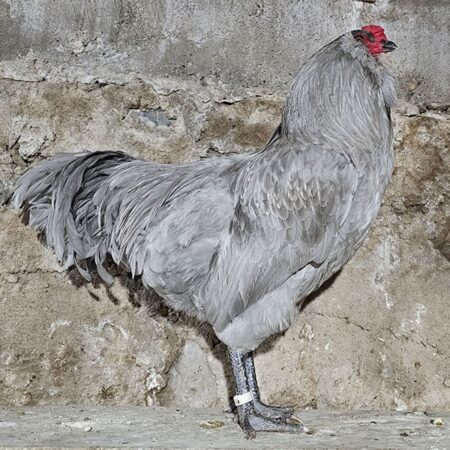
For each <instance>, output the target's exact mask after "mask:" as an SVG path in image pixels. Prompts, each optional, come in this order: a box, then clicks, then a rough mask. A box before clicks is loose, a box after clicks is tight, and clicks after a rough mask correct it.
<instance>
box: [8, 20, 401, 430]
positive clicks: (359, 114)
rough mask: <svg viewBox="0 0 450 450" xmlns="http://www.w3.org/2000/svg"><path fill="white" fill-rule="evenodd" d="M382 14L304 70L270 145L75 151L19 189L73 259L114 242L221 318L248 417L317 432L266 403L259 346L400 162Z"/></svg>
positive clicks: (153, 276) (246, 420)
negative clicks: (256, 355)
mask: <svg viewBox="0 0 450 450" xmlns="http://www.w3.org/2000/svg"><path fill="white" fill-rule="evenodd" d="M395 48H396V45H395V44H394V43H393V42H391V41H388V40H387V38H386V36H385V33H384V30H383V29H382V28H381V27H379V26H376V25H370V26H366V27H363V28H362V29H360V30H354V31H352V32H349V33H346V34H344V35H342V36H341V37H339V38H338V39H336V40H335V41H333V42H331V43H330V44H328V45H326V46H325V47H323V48H322V49H321V50H319V51H318V52H317V53H316V54H314V55H313V56H312V57H311V58H310V59H309V60H308V61H307V62H306V63H305V64H304V65H303V67H302V68H301V69H300V71H299V73H298V75H297V77H296V78H295V80H294V82H293V84H292V86H291V88H290V91H289V94H288V96H287V99H286V103H285V106H284V111H283V115H282V120H281V124H280V125H279V126H278V128H277V130H276V132H275V134H274V135H273V137H272V139H271V140H270V141H269V143H268V144H267V145H266V146H265V147H264V148H263V149H262V150H260V151H257V152H253V153H249V154H241V155H232V156H223V157H218V158H211V159H207V160H203V161H196V162H193V163H189V164H182V165H164V164H156V163H154V162H149V161H144V160H141V159H136V158H133V157H131V156H129V155H126V154H125V153H122V152H117V151H107V152H94V153H88V152H84V153H76V154H64V155H61V156H58V157H55V158H53V159H51V160H48V161H44V162H42V163H41V164H39V165H38V166H36V167H34V168H32V169H31V170H29V171H28V172H27V173H25V174H24V175H23V176H22V177H21V178H20V179H19V181H18V182H17V186H16V189H15V192H14V195H13V203H14V206H15V207H16V208H19V207H21V206H22V205H24V204H27V205H28V206H29V211H30V224H31V225H32V226H33V227H34V228H35V229H36V230H39V231H43V232H45V235H46V238H47V244H48V245H49V246H50V247H52V248H53V249H54V250H55V252H56V255H57V256H58V259H59V260H60V261H61V262H62V263H63V264H65V266H66V267H69V266H72V265H76V266H77V267H78V269H79V271H80V272H81V274H82V275H83V276H84V277H85V278H87V279H90V273H89V272H88V271H87V270H86V269H85V268H84V267H85V266H84V264H83V263H82V262H83V261H84V260H92V261H94V262H95V265H96V269H97V271H98V273H99V274H100V276H101V277H102V278H103V279H104V280H105V281H106V282H111V281H112V280H111V276H110V275H109V273H108V272H107V270H106V269H105V268H104V266H103V264H104V261H105V258H106V257H107V256H108V255H110V256H111V257H112V259H113V260H114V262H115V263H117V264H119V265H120V266H122V267H124V268H126V269H127V270H128V271H129V272H131V274H132V275H133V276H137V275H139V276H142V281H143V283H144V285H145V286H146V287H148V288H153V289H154V290H155V291H156V292H157V293H158V294H159V295H160V296H161V297H162V298H163V299H164V300H165V302H166V304H167V305H169V306H170V307H172V308H173V309H175V310H181V311H184V312H185V313H187V314H189V315H193V316H196V317H197V318H198V319H200V320H201V321H206V322H209V323H210V324H211V325H212V327H213V329H214V331H215V333H216V334H217V336H218V338H219V339H220V340H221V341H222V342H224V343H225V344H226V345H227V346H228V349H229V352H230V357H231V363H232V367H233V373H234V378H235V384H236V395H235V397H234V401H235V404H236V405H237V412H238V419H239V423H240V425H241V427H242V428H243V430H244V431H245V432H246V433H248V434H249V435H252V434H254V433H255V432H256V431H288V432H289V431H295V432H305V431H306V427H304V426H303V424H302V423H301V421H300V420H299V419H298V418H297V416H296V415H295V413H294V411H292V410H289V409H287V408H283V407H274V406H268V405H265V404H264V403H262V402H261V400H260V395H259V390H258V385H257V381H256V375H255V369H254V364H253V356H252V352H253V351H254V350H255V349H256V348H257V347H258V346H259V345H260V344H261V343H262V342H263V341H264V340H265V339H267V338H268V337H269V336H271V335H273V334H275V333H279V332H281V331H283V330H286V329H287V328H288V327H289V325H290V324H291V323H292V321H293V320H294V319H295V317H296V315H297V313H298V311H299V307H300V306H301V304H302V302H303V300H304V299H305V297H307V296H308V294H310V293H311V292H313V291H314V290H315V289H317V288H318V287H319V286H320V285H321V284H322V283H323V282H324V281H325V280H327V279H328V278H330V277H331V276H332V275H333V274H334V273H336V272H337V271H338V270H339V269H341V268H342V266H343V265H344V264H345V263H347V261H348V260H349V259H350V258H351V257H352V256H353V254H354V253H355V251H356V250H357V249H358V247H359V246H360V245H361V244H362V243H363V241H364V239H365V238H366V236H367V233H368V231H369V228H370V226H371V224H372V223H373V221H374V219H375V217H376V215H377V213H378V210H379V208H380V204H381V200H382V197H383V193H384V191H385V189H386V186H387V184H388V182H389V179H390V176H391V173H392V165H393V150H392V125H391V119H390V108H391V106H393V105H394V103H395V81H394V78H393V77H392V76H391V75H390V74H389V73H388V72H387V70H386V69H385V68H384V66H383V65H382V64H381V63H380V62H379V59H378V57H379V55H380V54H382V53H386V52H390V51H392V50H394V49H395Z"/></svg>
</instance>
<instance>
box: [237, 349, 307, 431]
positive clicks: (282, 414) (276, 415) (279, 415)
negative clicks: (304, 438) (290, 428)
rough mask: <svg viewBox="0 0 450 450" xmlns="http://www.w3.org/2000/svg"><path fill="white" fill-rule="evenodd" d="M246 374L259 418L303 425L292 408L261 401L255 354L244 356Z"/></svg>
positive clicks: (250, 353)
mask: <svg viewBox="0 0 450 450" xmlns="http://www.w3.org/2000/svg"><path fill="white" fill-rule="evenodd" d="M244 364H245V374H246V376H247V383H248V387H249V389H250V391H251V392H252V394H253V398H254V400H253V408H254V409H255V412H256V414H258V415H259V416H263V417H267V418H269V419H284V420H289V421H291V422H294V423H295V422H296V423H302V421H301V420H300V419H299V418H298V417H297V416H296V415H295V414H294V413H295V411H294V410H293V409H292V408H286V407H285V406H272V405H266V404H265V403H263V402H262V401H261V397H260V395H259V388H258V382H257V381H256V372H255V363H254V361H253V353H252V352H249V353H246V354H245V355H244Z"/></svg>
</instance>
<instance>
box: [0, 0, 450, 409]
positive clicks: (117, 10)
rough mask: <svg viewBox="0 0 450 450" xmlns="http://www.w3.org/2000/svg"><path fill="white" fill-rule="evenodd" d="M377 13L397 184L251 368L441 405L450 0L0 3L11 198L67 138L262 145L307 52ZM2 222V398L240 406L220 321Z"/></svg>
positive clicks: (448, 252) (3, 162) (326, 398)
mask: <svg viewBox="0 0 450 450" xmlns="http://www.w3.org/2000/svg"><path fill="white" fill-rule="evenodd" d="M370 22H374V23H381V24H383V25H384V26H385V27H386V29H387V31H388V35H389V36H390V37H392V39H393V40H394V41H396V42H397V44H399V46H400V48H399V50H398V51H397V52H396V53H394V54H393V55H392V56H391V57H390V58H389V61H388V64H389V66H390V68H391V71H392V72H393V73H395V74H396V75H397V76H398V78H399V83H400V93H401V101H400V103H399V106H398V107H397V109H396V111H395V112H394V121H395V132H396V141H395V146H396V164H395V172H394V177H393V181H392V184H391V186H390V188H389V190H388V193H387V195H386V198H385V201H384V204H383V207H382V211H381V214H380V216H379V218H378V220H377V222H376V225H375V227H374V229H373V232H372V233H371V235H370V238H369V239H368V241H367V242H366V243H365V245H364V246H363V247H362V248H361V249H360V251H359V252H358V253H357V255H356V256H355V258H354V259H353V260H352V261H351V262H350V263H349V264H348V266H346V267H345V268H344V270H343V271H342V273H340V274H339V275H338V276H337V277H336V278H335V279H334V280H333V282H332V283H329V285H328V286H327V288H326V289H322V290H321V292H320V293H319V294H318V295H316V296H315V298H314V300H313V301H311V302H309V303H308V304H307V306H306V307H305V308H304V310H303V311H302V314H301V315H300V316H299V318H298V319H297V320H296V322H295V323H294V324H293V326H292V327H291V328H290V329H289V330H288V331H287V332H286V333H285V334H284V335H283V336H280V337H277V338H274V339H272V340H270V341H268V342H267V343H265V344H264V345H263V346H262V347H261V349H260V350H259V352H258V354H257V356H256V365H257V370H258V374H259V376H260V381H261V386H262V390H263V392H262V394H263V397H265V398H266V399H268V400H269V401H272V402H274V403H286V404H290V405H295V406H302V407H311V408H315V407H336V408H389V409H391V408H395V409H399V410H404V409H422V410H423V409H445V408H448V407H449V406H450V374H449V372H448V367H449V363H450V358H449V357H450V348H449V342H450V335H449V330H448V323H449V316H448V314H449V313H448V301H449V292H450V276H449V275H450V262H449V260H450V234H449V228H450V227H449V225H450V218H449V216H450V214H449V204H448V197H449V194H450V187H449V184H450V180H449V173H450V171H449V166H450V161H449V160H450V156H449V141H450V137H449V134H450V133H449V130H450V125H449V120H450V114H449V111H448V108H449V105H450V89H449V85H450V83H449V74H450V68H449V64H450V61H449V56H448V52H447V49H448V45H449V37H448V36H449V34H448V26H449V25H448V24H449V23H450V8H449V7H448V2H446V1H434V2H433V5H432V6H430V3H429V2H428V1H425V0H407V1H403V2H397V1H388V0H378V1H377V2H376V4H366V3H362V2H355V1H352V0H340V1H337V2H329V1H325V0H321V1H317V2H314V4H312V3H310V2H294V1H282V2H275V0H273V1H258V2H255V1H249V2H230V4H229V7H227V8H224V6H223V2H211V1H201V0H198V1H197V0H196V1H190V2H185V1H176V2H173V1H168V0H166V1H160V2H152V4H151V6H149V3H148V2H144V1H139V0H129V1H118V0H117V1H104V0H92V1H89V2H81V1H75V2H74V1H72V2H68V1H60V2H53V1H39V2H37V1H22V0H15V1H4V0H3V1H0V23H1V25H2V26H1V27H0V35H1V36H0V37H1V39H0V51H1V61H0V104H1V108H0V146H1V147H0V148H1V151H0V202H1V203H4V201H5V200H6V198H7V196H8V194H9V193H10V192H11V189H12V185H13V183H14V181H15V179H16V178H17V177H18V176H19V175H20V174H21V173H23V172H24V171H25V170H26V169H27V168H28V167H29V166H30V165H32V164H34V163H35V162H36V161H38V160H41V159H42V158H46V157H49V156H51V155H53V154H55V153H57V152H61V151H77V150H80V149H91V150H106V149H120V150H126V151H128V152H129V153H131V154H133V155H136V156H142V157H145V158H149V159H154V160H157V161H160V162H175V163H176V162H181V161H190V160H196V159H199V158H203V157H208V156H210V155H212V154H217V153H228V152H241V151H247V150H250V149H254V148H257V147H259V146H261V145H263V144H264V143H265V142H266V141H267V139H268V138H269V137H270V135H271V133H272V131H273V129H274V128H275V126H276V125H277V123H278V120H279V116H280V111H281V107H282V103H283V99H284V96H285V94H286V91H287V89H288V87H289V83H290V82H291V80H292V78H293V76H294V74H295V72H296V70H297V68H298V67H299V65H300V64H301V63H302V61H304V60H305V58H306V57H308V55H310V54H311V53H313V52H314V51H315V50H316V49H318V48H319V47H320V46H321V45H323V44H324V43H326V42H327V41H329V40H330V39H333V38H334V37H335V36H336V35H338V34H340V33H341V32H343V31H346V30H349V29H352V28H355V27H357V26H359V25H361V24H364V23H370ZM0 223H1V225H0V261H1V263H0V405H9V404H46V403H81V404H82V403H90V404H149V405H151V404H162V405H174V406H175V405H185V406H198V407H201V406H222V407H223V406H226V405H227V404H228V398H229V396H230V394H231V390H230V389H231V387H230V385H229V383H227V381H226V380H227V378H226V375H227V372H228V370H229V369H228V366H227V364H226V355H225V349H224V348H223V345H222V344H220V342H218V341H217V339H216V338H215V337H214V335H213V334H212V333H211V330H210V329H209V328H208V327H205V326H198V325H196V324H194V323H191V321H189V320H188V319H186V318H183V317H180V316H178V315H177V314H174V313H173V312H171V311H169V310H167V309H166V308H165V307H164V306H163V305H161V304H160V302H159V301H158V299H156V298H155V297H153V296H152V295H150V294H148V293H146V292H145V291H144V290H143V289H142V287H141V286H139V285H137V284H135V283H133V282H132V280H129V279H128V278H127V276H126V275H125V274H118V277H117V280H116V282H115V283H114V285H113V286H112V287H111V288H106V287H105V286H103V285H101V284H100V285H97V284H94V285H91V284H86V283H82V282H81V280H80V277H79V276H77V274H76V272H75V271H70V272H69V273H67V272H64V271H62V269H61V268H60V267H58V265H57V263H56V260H55V257H54V256H53V254H52V253H51V251H50V250H49V249H46V248H45V247H44V246H43V245H42V244H41V242H40V241H39V239H38V237H37V236H36V235H35V233H34V232H33V231H32V230H31V229H29V228H27V227H25V226H24V225H23V224H22V223H21V221H20V218H19V216H18V215H17V214H16V213H15V212H12V211H11V210H9V209H8V208H7V207H5V206H4V207H2V209H1V213H0ZM199 381H200V382H199Z"/></svg>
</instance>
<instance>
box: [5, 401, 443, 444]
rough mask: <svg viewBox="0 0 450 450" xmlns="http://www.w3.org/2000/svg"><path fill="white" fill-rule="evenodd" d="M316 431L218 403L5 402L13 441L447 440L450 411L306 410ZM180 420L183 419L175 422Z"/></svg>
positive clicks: (7, 434) (7, 441)
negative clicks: (235, 412) (249, 427)
mask: <svg viewBox="0 0 450 450" xmlns="http://www.w3.org/2000/svg"><path fill="white" fill-rule="evenodd" d="M302 417H303V418H304V420H305V422H306V423H307V424H308V426H311V427H314V430H315V432H314V433H313V434H299V435H298V434H282V433H259V434H258V435H257V436H256V438H255V439H253V440H248V439H246V438H245V436H244V434H243V433H242V430H241V429H240V428H239V426H238V425H237V424H236V423H233V419H232V416H231V415H230V414H224V413H222V412H219V411H217V410H213V409H197V410H195V409H194V410H192V409H190V410H183V409H178V408H177V409H174V408H142V407H140V408H139V407H127V408H104V407H103V408H99V407H96V408H92V407H91V408H86V407H83V408H77V407H67V406H66V407H52V408H49V407H38V408H14V409H8V410H4V411H1V410H0V449H5V448H24V447H25V448H27V447H33V448H62V447H66V448H67V447H68V448H70V447H76V448H80V449H81V448H94V447H95V448H97V447H101V448H124V447H125V448H136V447H138V448H160V449H161V448H164V449H178V448H179V449H182V448H183V449H186V448H190V449H201V448H208V449H212V448H220V449H232V448H239V449H265V448H283V449H288V448H296V449H300V448H327V449H334V448H435V449H436V448H447V444H448V442H449V440H450V430H449V425H448V423H449V420H450V415H448V414H445V415H442V414H423V413H410V414H402V413H384V412H380V413H374V412H365V411H358V412H353V411H347V412H330V411H326V410H324V411H305V412H304V413H303V415H302ZM174 424H176V425H174Z"/></svg>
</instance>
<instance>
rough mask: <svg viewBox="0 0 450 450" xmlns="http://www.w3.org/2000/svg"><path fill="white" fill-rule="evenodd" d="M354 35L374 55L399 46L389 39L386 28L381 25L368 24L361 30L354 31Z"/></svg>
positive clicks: (390, 50)
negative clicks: (385, 31)
mask: <svg viewBox="0 0 450 450" xmlns="http://www.w3.org/2000/svg"><path fill="white" fill-rule="evenodd" d="M352 34H353V37H354V38H355V39H356V40H357V41H360V42H362V43H363V44H364V45H365V46H366V47H367V50H369V52H370V53H371V54H372V55H373V56H379V55H381V54H382V53H388V52H392V51H394V50H395V49H396V48H397V46H396V45H395V44H394V43H393V42H392V41H388V39H387V37H386V35H385V33H384V29H383V28H382V27H380V26H379V25H366V26H365V27H362V28H361V29H360V30H354V31H352Z"/></svg>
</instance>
